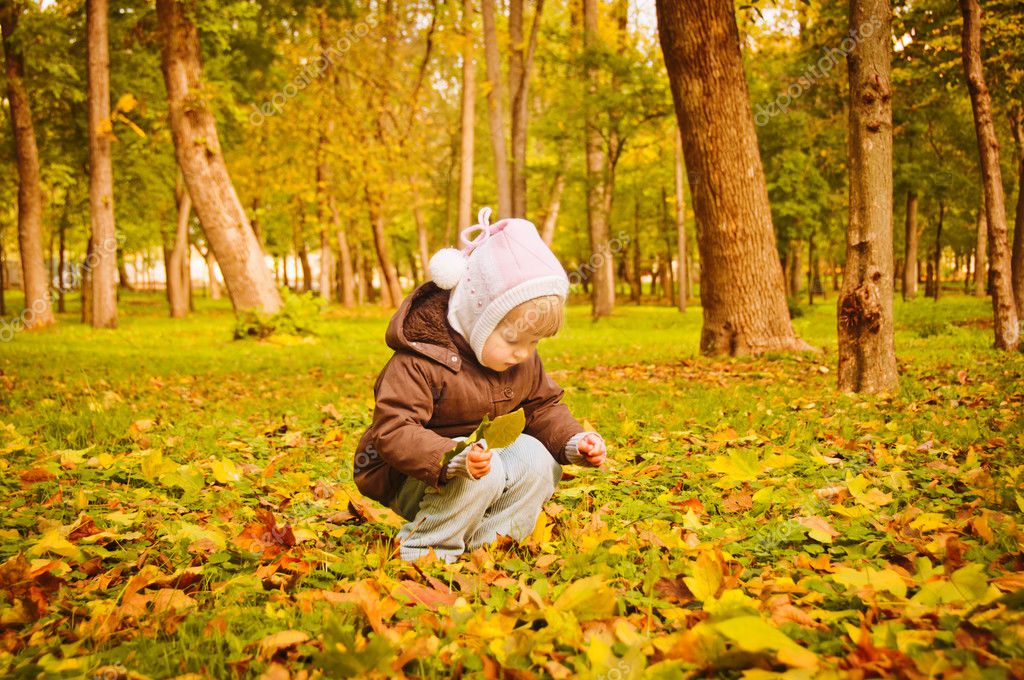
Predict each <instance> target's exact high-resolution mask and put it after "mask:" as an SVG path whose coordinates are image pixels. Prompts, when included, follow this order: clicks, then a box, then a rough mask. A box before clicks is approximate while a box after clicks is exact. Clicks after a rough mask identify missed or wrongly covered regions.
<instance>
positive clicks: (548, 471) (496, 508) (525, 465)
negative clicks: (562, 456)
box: [391, 434, 562, 562]
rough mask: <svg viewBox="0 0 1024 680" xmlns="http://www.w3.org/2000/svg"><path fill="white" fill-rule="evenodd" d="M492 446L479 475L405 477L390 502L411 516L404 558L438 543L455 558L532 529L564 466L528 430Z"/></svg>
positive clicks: (444, 555)
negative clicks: (437, 482) (435, 479)
mask: <svg viewBox="0 0 1024 680" xmlns="http://www.w3.org/2000/svg"><path fill="white" fill-rule="evenodd" d="M491 452H492V456H491V471H490V472H489V473H487V474H486V475H484V476H483V477H481V478H480V479H464V478H462V477H454V478H452V479H449V480H448V481H447V483H446V484H445V485H444V486H442V487H441V488H439V489H436V488H434V487H430V486H427V485H426V484H424V483H423V482H421V481H419V480H416V479H413V478H411V477H410V478H408V479H407V480H406V481H405V483H404V484H403V485H402V488H401V490H400V491H399V493H398V496H397V497H396V498H395V500H394V501H393V502H392V503H391V508H392V509H393V510H394V511H395V512H397V513H398V514H400V515H401V516H402V517H404V518H405V519H407V520H409V521H408V523H406V524H405V525H403V526H402V528H401V529H400V530H399V532H398V540H399V543H400V547H399V551H400V552H399V554H400V555H401V558H402V559H403V560H410V561H411V560H416V559H418V558H420V557H422V556H424V555H426V554H427V553H429V552H430V549H431V548H433V549H434V552H435V553H436V554H437V556H438V557H439V558H440V559H443V560H444V561H446V562H454V561H455V558H456V557H458V556H459V555H461V554H462V553H463V552H465V551H466V550H474V549H476V548H478V547H480V546H482V545H484V544H486V543H491V542H492V541H494V540H495V539H496V538H497V537H498V536H499V535H501V536H509V537H511V538H514V539H516V540H517V541H518V540H521V539H523V538H525V537H526V536H529V535H530V532H532V531H533V527H534V525H535V524H536V523H537V517H538V516H539V515H540V512H541V508H542V507H543V506H544V503H546V502H547V500H548V499H549V498H551V494H553V493H554V491H555V486H556V485H557V484H558V481H559V480H560V479H561V478H562V467H561V466H560V465H559V464H558V462H557V461H556V460H555V459H554V458H553V457H552V456H551V454H550V453H549V452H548V450H547V449H546V448H545V447H544V445H543V444H541V443H540V442H539V441H538V440H536V439H535V438H533V437H531V436H530V435H527V434H523V435H520V436H519V438H518V439H516V440H515V441H514V442H513V443H512V444H510V445H508V446H506V447H505V448H503V449H492V450H491Z"/></svg>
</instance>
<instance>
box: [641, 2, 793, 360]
mask: <svg viewBox="0 0 1024 680" xmlns="http://www.w3.org/2000/svg"><path fill="white" fill-rule="evenodd" d="M657 9H658V32H659V34H660V38H661V45H662V51H663V53H664V55H665V63H666V66H667V67H668V74H669V81H670V85H671V87H672V96H673V100H674V102H675V109H676V116H677V118H678V121H679V128H680V130H681V131H682V136H683V156H684V158H685V162H686V168H687V170H689V171H690V195H691V196H692V200H693V205H694V214H695V216H696V218H697V226H698V228H697V245H698V248H699V250H700V263H701V266H700V279H701V284H700V295H701V303H702V306H703V309H704V326H703V330H702V332H701V351H702V352H703V353H705V354H712V355H715V354H730V355H741V354H758V353H762V352H770V351H785V350H807V349H811V348H810V346H809V345H808V344H807V343H805V342H803V341H802V340H800V339H799V338H798V337H797V336H796V334H795V333H794V332H793V324H792V322H791V321H790V319H789V310H788V308H787V307H786V296H785V284H784V282H783V274H782V266H781V264H780V263H779V257H778V252H777V250H776V247H775V233H774V230H773V229H772V217H771V210H770V208H769V204H768V190H767V187H766V184H765V179H764V170H763V168H762V165H761V156H760V153H759V151H758V145H757V136H756V134H755V131H754V116H753V112H752V110H751V108H750V96H749V92H748V91H747V83H746V78H745V76H744V71H743V62H742V58H741V55H740V42H739V31H738V29H737V26H736V16H735V13H734V9H733V3H732V2H730V0H713V1H711V2H703V1H701V0H679V1H673V0H658V2H657Z"/></svg>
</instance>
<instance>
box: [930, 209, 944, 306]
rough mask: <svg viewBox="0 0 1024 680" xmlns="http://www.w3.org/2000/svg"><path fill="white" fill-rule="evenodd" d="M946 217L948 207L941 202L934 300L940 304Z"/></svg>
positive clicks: (936, 233) (936, 246)
mask: <svg viewBox="0 0 1024 680" xmlns="http://www.w3.org/2000/svg"><path fill="white" fill-rule="evenodd" d="M945 216H946V205H945V203H943V202H942V201H939V223H938V224H937V225H935V254H934V257H935V287H934V288H932V298H933V299H934V300H935V301H936V302H938V301H939V295H940V294H941V289H942V220H943V218H944V217H945Z"/></svg>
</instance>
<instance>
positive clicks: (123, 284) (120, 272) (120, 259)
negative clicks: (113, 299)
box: [117, 247, 135, 290]
mask: <svg viewBox="0 0 1024 680" xmlns="http://www.w3.org/2000/svg"><path fill="white" fill-rule="evenodd" d="M117 288H118V290H121V289H122V288H123V289H124V290H135V288H134V287H133V286H132V282H131V281H129V280H128V269H127V267H125V264H124V252H123V251H122V250H121V248H120V247H119V248H118V249H117Z"/></svg>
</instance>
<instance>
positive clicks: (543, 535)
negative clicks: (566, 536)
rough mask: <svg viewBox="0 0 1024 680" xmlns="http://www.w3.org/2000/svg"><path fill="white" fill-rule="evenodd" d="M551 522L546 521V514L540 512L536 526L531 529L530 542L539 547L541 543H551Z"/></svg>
mask: <svg viewBox="0 0 1024 680" xmlns="http://www.w3.org/2000/svg"><path fill="white" fill-rule="evenodd" d="M552 528H553V527H552V525H551V522H550V521H549V520H548V513H546V512H541V513H540V514H539V515H537V524H535V525H534V527H533V533H532V534H530V541H532V542H534V543H536V544H537V545H540V544H542V543H550V542H551V530H552Z"/></svg>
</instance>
